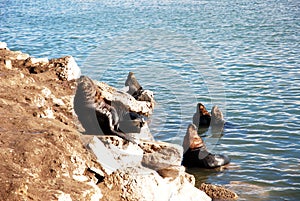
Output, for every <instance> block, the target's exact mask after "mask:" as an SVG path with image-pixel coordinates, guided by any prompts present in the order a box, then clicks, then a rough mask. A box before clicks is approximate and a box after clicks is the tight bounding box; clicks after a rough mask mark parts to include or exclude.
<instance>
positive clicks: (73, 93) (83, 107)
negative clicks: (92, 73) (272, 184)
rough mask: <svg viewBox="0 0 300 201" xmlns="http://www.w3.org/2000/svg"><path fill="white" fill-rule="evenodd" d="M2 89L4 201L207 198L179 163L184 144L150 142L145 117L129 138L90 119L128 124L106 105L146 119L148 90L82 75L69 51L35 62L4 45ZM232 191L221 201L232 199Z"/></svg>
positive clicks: (0, 49)
mask: <svg viewBox="0 0 300 201" xmlns="http://www.w3.org/2000/svg"><path fill="white" fill-rule="evenodd" d="M0 86H1V87H0V90H1V92H0V114H1V115H0V118H1V122H0V156H1V161H2V162H1V165H0V185H1V187H2V188H1V189H0V195H1V199H2V200H93V201H94V200H138V201H140V200H147V201H150V200H151V201H152V200H161V201H163V200H191V201H192V200H212V197H209V196H208V195H207V194H206V193H205V192H204V191H202V190H205V191H206V192H207V191H210V190H209V186H202V188H201V189H202V190H200V189H199V188H196V187H195V178H194V176H193V175H190V174H188V173H186V171H185V168H184V167H183V166H182V165H181V163H182V159H183V147H181V146H179V145H175V144H170V143H164V142H156V141H154V139H153V136H152V135H151V133H150V131H149V129H148V125H147V122H143V121H142V120H140V119H139V117H137V121H133V123H134V124H135V123H136V122H137V123H139V124H140V130H139V132H138V134H133V137H132V138H128V136H131V135H130V134H129V135H126V136H124V135H123V134H124V133H122V132H117V133H112V134H111V133H108V134H110V135H103V134H107V133H106V130H105V129H103V128H104V127H101V125H99V124H98V123H95V119H93V118H89V117H90V116H91V114H90V113H89V110H92V112H93V114H94V112H95V111H96V113H95V114H94V115H96V116H97V117H98V118H99V116H101V115H104V117H107V122H109V123H108V124H107V125H109V127H108V128H107V129H108V131H111V130H114V128H116V127H118V130H122V129H123V130H124V129H130V128H128V127H127V125H128V123H132V121H128V120H127V119H126V118H125V116H126V115H127V114H124V118H123V119H122V121H119V122H120V124H118V125H117V124H115V122H114V119H115V117H114V116H113V115H114V112H113V108H111V107H110V105H113V106H114V108H117V110H118V109H120V108H126V111H127V110H128V114H129V115H131V112H134V114H138V115H143V116H149V115H151V113H152V112H153V108H154V105H155V101H154V99H153V96H152V95H151V92H147V91H146V92H145V90H143V91H141V93H139V94H134V95H130V94H128V93H125V92H122V91H119V90H117V89H115V88H113V87H111V86H109V85H108V84H106V83H102V82H99V81H95V80H91V79H89V78H88V77H86V76H81V74H80V68H79V67H78V66H77V64H76V62H75V60H74V58H73V57H71V56H66V57H63V58H58V59H50V60H48V59H37V58H32V57H30V55H28V54H24V53H22V52H19V51H11V50H9V49H8V48H7V46H6V44H5V43H0ZM78 89H82V90H78ZM89 90H91V91H89ZM137 97H142V98H140V99H139V98H137ZM103 100H105V101H104V102H103ZM107 103H110V104H107ZM120 104H121V106H120ZM122 110H124V109H122ZM116 112H118V113H119V111H116ZM130 120H131V119H130ZM107 122H106V123H107ZM141 122H142V123H141ZM123 124H124V125H125V126H124V125H123ZM105 125H106V124H105ZM93 126H94V127H93ZM99 126H100V127H99ZM99 130H100V131H102V133H101V132H100V133H98V131H99ZM103 131H104V132H103ZM213 189H214V191H215V187H213ZM222 192H223V191H222ZM230 193H231V192H230ZM230 193H227V194H226V193H225V194H226V196H227V197H226V196H225V197H226V199H236V194H234V195H231V194H230ZM208 194H209V195H210V196H212V195H213V194H216V193H212V194H210V193H208ZM221 194H222V193H221ZM223 194H224V193H223ZM229 195H230V196H229ZM218 196H220V193H219V194H218ZM228 196H229V197H228ZM217 198H219V199H220V197H217ZM221 199H222V198H221Z"/></svg>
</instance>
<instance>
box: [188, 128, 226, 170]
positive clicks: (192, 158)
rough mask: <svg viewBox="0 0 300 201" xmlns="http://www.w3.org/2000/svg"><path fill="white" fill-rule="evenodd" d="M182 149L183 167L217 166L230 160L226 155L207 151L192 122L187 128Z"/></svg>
mask: <svg viewBox="0 0 300 201" xmlns="http://www.w3.org/2000/svg"><path fill="white" fill-rule="evenodd" d="M183 149H184V154H183V160H182V165H183V166H185V167H201V168H217V167H220V166H223V165H226V164H228V163H229V162H230V159H229V157H228V156H225V155H220V154H212V153H210V152H208V150H207V148H206V146H205V143H204V142H203V140H202V139H201V137H200V136H199V135H198V133H197V127H196V126H195V125H194V124H190V125H189V126H188V128H187V132H186V135H185V137H184V141H183Z"/></svg>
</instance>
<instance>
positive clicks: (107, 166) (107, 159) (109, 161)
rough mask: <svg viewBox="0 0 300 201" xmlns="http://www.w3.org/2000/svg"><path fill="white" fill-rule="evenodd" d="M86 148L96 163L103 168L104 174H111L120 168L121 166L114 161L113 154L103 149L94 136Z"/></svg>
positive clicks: (101, 143) (99, 141)
mask: <svg viewBox="0 0 300 201" xmlns="http://www.w3.org/2000/svg"><path fill="white" fill-rule="evenodd" d="M88 147H89V148H90V149H91V150H92V152H93V153H94V154H95V156H96V157H97V161H98V163H99V164H101V166H102V167H103V169H104V171H105V173H107V174H111V173H112V172H113V171H115V170H117V169H119V168H121V165H120V164H119V163H118V162H117V161H116V160H115V159H114V156H113V154H112V153H111V152H110V150H109V149H107V148H106V147H105V145H104V144H103V142H101V140H99V139H98V138H97V137H96V136H94V138H93V140H92V141H91V142H90V143H89V144H88Z"/></svg>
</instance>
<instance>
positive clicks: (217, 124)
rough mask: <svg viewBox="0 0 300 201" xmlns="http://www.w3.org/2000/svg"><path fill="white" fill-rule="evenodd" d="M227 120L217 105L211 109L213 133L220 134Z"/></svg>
mask: <svg viewBox="0 0 300 201" xmlns="http://www.w3.org/2000/svg"><path fill="white" fill-rule="evenodd" d="M224 124H225V120H224V117H223V113H222V112H221V110H220V109H219V107H218V106H217V105H215V106H213V108H212V109H211V122H210V125H211V129H212V131H213V133H220V132H222V130H223V128H224Z"/></svg>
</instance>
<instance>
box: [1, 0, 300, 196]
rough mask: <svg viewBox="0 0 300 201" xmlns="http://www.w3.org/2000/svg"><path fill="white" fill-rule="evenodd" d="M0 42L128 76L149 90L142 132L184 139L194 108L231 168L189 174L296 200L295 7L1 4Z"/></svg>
mask: <svg viewBox="0 0 300 201" xmlns="http://www.w3.org/2000/svg"><path fill="white" fill-rule="evenodd" d="M0 9H1V10H0V11H1V18H0V20H1V23H0V41H4V42H6V43H8V45H9V47H10V48H11V49H13V50H21V51H23V52H26V53H29V54H31V55H33V56H36V57H49V58H52V57H60V56H64V55H72V56H74V57H75V59H76V61H77V63H78V64H79V65H80V66H81V68H82V72H83V74H86V75H89V76H91V77H92V78H94V79H98V80H101V81H105V82H108V83H109V84H111V85H113V86H115V87H118V88H122V87H123V85H124V82H125V79H126V76H127V73H128V71H133V72H135V73H136V76H137V77H138V79H139V81H140V83H141V84H142V85H143V86H144V87H145V88H148V89H150V90H153V91H154V92H155V97H156V100H157V106H156V109H155V113H154V115H153V117H152V118H151V129H152V133H153V135H155V138H156V139H157V140H162V141H168V142H173V143H179V144H181V143H182V138H183V136H184V135H185V131H186V128H187V125H188V124H189V123H190V122H191V119H192V115H193V113H194V111H195V107H196V103H197V102H202V103H204V104H205V105H206V106H207V108H208V109H209V110H210V108H211V107H212V106H213V105H215V104H217V105H219V106H220V108H221V109H222V111H223V112H224V114H225V118H226V120H227V124H226V127H225V130H224V132H223V133H222V135H220V136H219V137H217V138H215V137H213V136H211V134H210V132H209V131H208V133H206V136H207V137H206V138H205V140H206V142H207V144H208V146H209V148H210V150H211V151H212V152H214V153H224V154H228V155H229V156H230V157H231V159H232V165H231V167H230V168H229V169H226V170H221V171H216V170H202V169H200V170H199V169H194V170H190V171H191V172H192V173H194V174H195V176H196V178H197V182H202V181H205V182H209V183H214V184H222V185H227V186H228V187H229V188H231V189H233V190H235V191H237V192H238V194H239V195H240V200H299V199H300V193H299V192H300V154H299V148H300V145H299V141H300V124H299V123H300V71H299V67H300V58H299V55H300V48H299V46H300V34H299V33H300V2H299V1H296V0H288V1H279V0H277V1H270V0H267V1H263V0H254V1H251V2H249V1H246V0H240V1H236V0H233V1H228V0H219V1H215V0H213V1H191V0H187V1H181V2H178V1H172V0H165V1H145V0H138V1H133V0H125V1H119V0H115V1H111V2H109V3H108V2H106V1H101V0H73V1H72V0H64V1H59V0H50V1H41V0H36V1H22V0H2V1H1V2H0Z"/></svg>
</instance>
